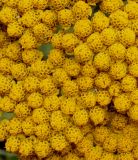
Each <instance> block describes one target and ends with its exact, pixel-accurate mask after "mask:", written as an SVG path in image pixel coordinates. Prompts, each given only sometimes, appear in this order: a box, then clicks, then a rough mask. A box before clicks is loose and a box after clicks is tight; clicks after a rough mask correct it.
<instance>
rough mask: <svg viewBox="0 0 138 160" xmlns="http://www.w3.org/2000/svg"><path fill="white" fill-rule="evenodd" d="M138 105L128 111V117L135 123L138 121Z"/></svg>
mask: <svg viewBox="0 0 138 160" xmlns="http://www.w3.org/2000/svg"><path fill="white" fill-rule="evenodd" d="M137 113H138V105H137V104H135V105H133V106H132V107H131V108H130V109H129V111H128V116H129V117H130V118H131V119H132V120H134V121H138V114H137Z"/></svg>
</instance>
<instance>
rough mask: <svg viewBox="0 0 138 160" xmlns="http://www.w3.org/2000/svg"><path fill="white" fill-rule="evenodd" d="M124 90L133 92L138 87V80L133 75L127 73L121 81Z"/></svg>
mask: <svg viewBox="0 0 138 160" xmlns="http://www.w3.org/2000/svg"><path fill="white" fill-rule="evenodd" d="M121 86H122V90H123V91H124V92H131V91H133V90H135V89H136V87H137V80H136V78H135V77H133V76H131V75H126V76H125V77H124V78H123V79H122V81H121Z"/></svg>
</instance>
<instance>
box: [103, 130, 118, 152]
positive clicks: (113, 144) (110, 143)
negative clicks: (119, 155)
mask: <svg viewBox="0 0 138 160" xmlns="http://www.w3.org/2000/svg"><path fill="white" fill-rule="evenodd" d="M117 140H118V139H117V135H116V134H115V133H110V134H109V135H108V136H107V137H106V139H105V141H104V143H103V149H104V150H105V151H107V152H111V153H113V152H115V151H116V150H117Z"/></svg>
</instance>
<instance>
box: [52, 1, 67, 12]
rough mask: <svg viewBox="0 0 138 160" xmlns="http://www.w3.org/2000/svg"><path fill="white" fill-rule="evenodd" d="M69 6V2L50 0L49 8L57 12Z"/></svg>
mask: <svg viewBox="0 0 138 160" xmlns="http://www.w3.org/2000/svg"><path fill="white" fill-rule="evenodd" d="M68 5H69V0H52V1H50V7H52V8H53V9H55V10H57V11H59V10H62V9H64V8H66V7H67V6H68Z"/></svg>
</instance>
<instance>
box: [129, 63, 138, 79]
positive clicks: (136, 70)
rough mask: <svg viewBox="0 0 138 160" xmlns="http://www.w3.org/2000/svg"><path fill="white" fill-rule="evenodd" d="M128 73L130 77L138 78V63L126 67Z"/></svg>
mask: <svg viewBox="0 0 138 160" xmlns="http://www.w3.org/2000/svg"><path fill="white" fill-rule="evenodd" d="M128 71H129V73H130V74H131V75H132V76H134V77H136V78H137V77H138V63H137V62H134V63H132V64H130V65H129V66H128Z"/></svg>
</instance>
